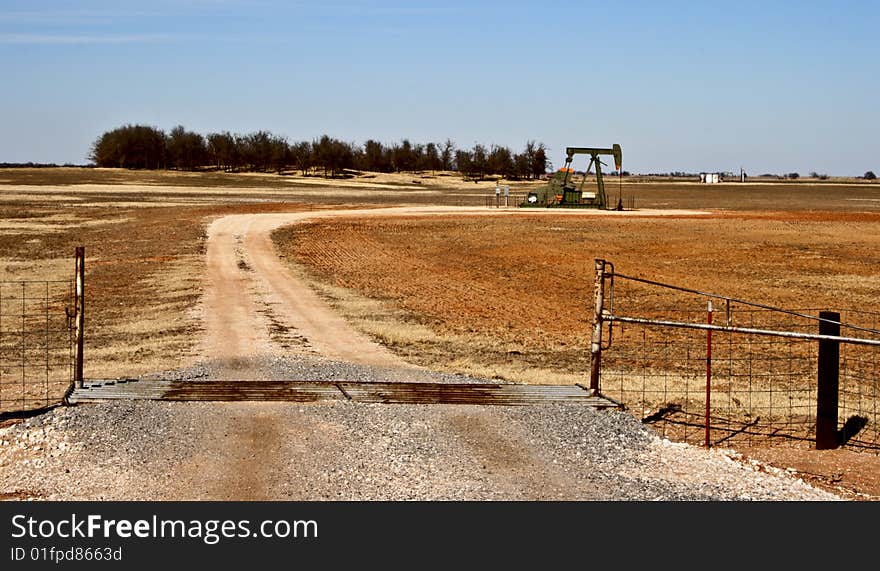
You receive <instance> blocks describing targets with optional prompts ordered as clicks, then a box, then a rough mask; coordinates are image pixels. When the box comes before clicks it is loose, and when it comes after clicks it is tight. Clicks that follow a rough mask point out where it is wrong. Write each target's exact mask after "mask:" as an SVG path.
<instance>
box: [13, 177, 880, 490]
mask: <svg viewBox="0 0 880 571" xmlns="http://www.w3.org/2000/svg"><path fill="white" fill-rule="evenodd" d="M533 184H535V183H527V182H523V183H512V184H511V191H512V192H513V193H515V194H516V193H523V192H525V191H526V190H527V189H528V188H530V187H531V186H532V185H533ZM494 186H495V183H494V182H493V181H488V180H487V181H483V182H480V183H474V182H470V181H462V180H460V179H459V178H457V177H455V176H451V175H448V174H438V175H431V174H427V173H426V174H424V175H367V176H359V177H354V178H350V179H344V180H333V181H327V180H324V179H321V178H317V177H302V176H299V175H284V176H279V175H269V174H267V175H256V174H253V175H252V174H227V173H198V174H194V173H165V172H162V173H145V172H131V171H119V170H104V169H5V170H0V280H18V279H59V278H64V279H66V278H67V277H69V276H70V275H71V274H72V265H73V259H72V258H73V249H74V246H76V245H84V246H85V247H86V252H87V263H86V264H87V265H86V267H87V278H86V279H87V316H88V318H87V331H88V337H87V344H86V355H87V358H86V376H87V377H121V376H129V375H137V374H142V373H147V372H153V371H161V370H167V369H172V368H175V367H180V366H183V365H186V364H190V363H191V362H192V359H193V351H194V347H195V344H196V343H197V341H198V334H199V327H200V324H199V321H198V319H197V317H196V310H197V308H198V305H199V302H200V291H201V282H200V279H201V275H202V271H203V264H204V256H203V247H204V236H205V229H206V227H207V225H208V223H210V221H211V220H213V219H215V218H216V217H218V216H221V215H223V214H229V213H250V212H254V213H256V212H276V211H298V210H306V209H316V208H328V207H331V206H332V207H336V208H339V207H345V208H348V207H356V206H360V207H363V206H374V207H380V206H385V205H397V204H423V205H424V204H443V205H466V206H483V205H484V204H485V197H486V196H487V195H488V194H490V193H491V192H492V190H493V189H494ZM618 192H619V193H620V194H621V195H622V196H623V197H624V199H625V200H628V199H629V198H630V197H632V199H633V200H634V203H635V206H636V208H637V209H640V208H642V209H646V208H660V209H693V210H702V211H707V212H708V213H707V214H703V215H697V216H668V217H638V216H634V217H603V218H577V219H575V218H571V217H566V216H563V215H559V216H554V215H550V216H543V217H540V218H538V217H530V216H526V215H521V214H519V213H516V212H514V213H512V215H510V216H503V217H490V218H485V219H483V218H476V217H474V216H468V217H460V218H459V217H454V216H449V217H442V218H408V219H392V218H376V219H370V220H344V219H340V220H334V221H320V222H314V223H309V224H306V225H301V226H295V227H291V228H286V229H282V230H280V231H279V232H277V233H276V236H275V237H276V244H277V246H278V248H279V251H280V252H281V253H282V255H284V256H285V258H286V259H287V260H288V262H289V263H290V264H291V265H292V266H293V267H294V269H295V271H297V272H298V273H300V275H303V276H306V277H307V278H308V279H309V280H310V281H311V282H312V284H313V286H314V287H315V288H316V289H317V290H318V291H320V292H321V293H322V294H324V295H325V296H326V297H327V298H328V299H330V300H331V301H332V302H333V304H334V306H335V307H337V308H338V309H339V311H340V312H342V313H343V314H344V315H345V316H346V317H348V318H349V319H350V320H351V321H352V322H353V323H354V324H355V325H356V326H357V327H358V328H360V329H361V330H363V331H365V332H367V333H369V334H370V335H371V336H373V337H374V338H376V339H378V340H380V341H382V342H383V343H385V344H386V345H388V346H389V347H390V348H392V349H393V350H394V351H395V352H397V353H398V354H400V355H402V356H404V357H405V358H406V359H408V360H411V361H413V362H416V363H418V364H422V365H425V366H429V367H432V368H436V369H440V370H453V371H459V372H467V373H472V374H479V375H485V376H490V377H491V376H496V377H500V378H505V379H510V380H517V381H525V382H558V383H569V382H572V381H577V382H583V381H584V374H585V371H586V369H587V367H588V352H587V341H588V319H589V317H588V304H589V299H590V295H591V293H590V290H591V287H592V276H591V272H592V262H593V259H594V258H596V257H604V258H607V259H608V260H610V261H613V262H614V264H615V266H616V268H617V270H618V271H620V272H622V273H629V274H634V275H639V276H644V277H648V278H651V279H657V280H660V281H664V282H671V283H675V284H682V285H687V286H689V287H694V288H697V289H704V290H708V291H713V292H718V293H723V294H728V295H733V296H736V297H742V298H746V299H757V300H760V301H763V302H765V303H772V304H775V305H780V306H783V307H815V308H818V307H827V308H829V309H834V308H852V307H862V308H865V309H869V310H876V307H875V304H876V301H877V300H878V299H880V276H878V274H877V270H876V268H877V267H878V262H880V185H878V184H866V183H862V182H856V181H846V182H839V183H838V182H827V183H815V182H803V183H793V182H784V183H773V182H752V183H747V184H744V185H740V184H734V183H731V184H721V185H713V186H706V185H700V184H698V183H689V182H688V183H684V182H674V181H673V182H670V181H654V182H652V181H643V180H639V179H627V180H626V181H625V182H624V183H623V185H622V186H621V187H618V185H617V181H614V182H613V184H609V195H610V198H611V199H612V200H615V201H616V197H617V195H618ZM756 455H757V452H756ZM838 457H842V456H837V457H835V458H838ZM788 461H790V462H794V460H792V459H789V460H788ZM835 461H837V460H835ZM841 461H842V462H844V464H846V462H852V461H851V460H847V459H846V458H844V460H841ZM814 469H815V470H820V467H814ZM820 471H821V470H820ZM853 485H855V484H853ZM866 485H868V484H866ZM874 485H875V486H876V482H874ZM873 493H875V494H880V490H875V491H874V492H873Z"/></svg>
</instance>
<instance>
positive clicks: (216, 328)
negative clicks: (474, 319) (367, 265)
mask: <svg viewBox="0 0 880 571" xmlns="http://www.w3.org/2000/svg"><path fill="white" fill-rule="evenodd" d="M513 212H515V211H495V212H492V211H488V212H487V211H486V209H484V208H468V207H465V208H462V207H395V208H383V209H362V210H323V211H311V212H289V213H265V214H235V215H229V216H224V217H222V218H218V219H216V220H214V221H213V222H212V223H211V224H210V225H209V227H208V231H207V235H208V240H207V252H206V274H205V276H204V294H203V299H202V303H201V305H200V310H201V316H202V320H203V323H204V337H203V340H202V344H201V351H200V354H201V356H202V358H203V359H204V360H206V361H211V362H213V364H214V365H215V367H216V368H218V369H219V371H220V373H221V375H223V376H225V377H226V378H228V379H230V380H248V379H255V378H260V377H261V371H260V369H259V366H258V365H256V363H258V362H259V358H260V357H266V356H283V355H285V354H289V353H290V352H300V353H309V352H310V353H315V352H316V353H318V354H319V355H321V356H323V357H326V358H329V359H334V360H339V361H346V362H351V363H356V364H363V365H374V366H382V367H395V368H415V367H414V366H413V365H409V364H407V363H405V362H404V361H402V360H401V359H400V358H399V357H397V356H396V355H394V354H393V353H391V352H390V351H389V350H388V349H386V348H384V347H383V346H381V345H379V344H378V343H375V342H374V341H372V340H371V339H369V338H368V337H367V336H365V335H364V334H362V333H360V332H358V331H356V330H355V329H354V328H353V327H352V326H351V325H349V324H348V322H346V321H345V319H344V318H342V317H341V316H339V315H337V314H336V313H335V311H334V310H333V309H332V308H331V307H330V306H329V305H328V304H327V303H326V302H324V301H323V300H322V299H321V298H320V297H319V296H318V295H317V294H316V293H315V292H314V291H313V290H312V289H311V288H309V287H308V286H307V285H306V284H305V283H303V282H302V281H300V280H299V279H298V278H297V277H296V276H295V275H294V274H293V273H292V272H291V271H290V269H288V268H287V266H286V265H285V264H284V262H283V261H282V260H281V258H280V257H279V256H278V253H277V251H276V249H275V246H274V243H273V241H272V233H273V231H275V230H276V229H278V228H280V227H282V226H286V225H290V224H296V223H302V222H305V221H312V220H321V219H333V218H353V217H354V218H358V217H360V218H367V217H369V218H372V217H388V216H400V217H421V216H443V215H457V216H487V215H490V216H496V215H509V214H512V213H513ZM532 214H538V213H532ZM554 214H559V213H554ZM577 214H583V215H593V216H595V215H603V214H605V213H599V212H583V213H577ZM378 246H379V245H378V244H376V245H375V246H374V248H372V251H375V252H376V253H377V254H379V255H382V253H381V249H380V248H379V247H378ZM328 250H329V251H330V255H331V256H339V257H342V258H343V259H344V258H345V257H346V256H348V255H349V253H347V252H344V251H340V250H339V248H335V247H331V248H328ZM386 255H387V254H386ZM419 269H420V264H419V262H414V263H412V266H411V268H410V270H411V271H419ZM437 286H438V287H449V284H443V285H442V286H441V285H440V284H437ZM455 287H458V286H455ZM273 328H274V329H275V331H274V335H273ZM279 329H280V330H283V331H293V332H294V338H297V339H301V340H302V339H304V340H305V344H304V343H302V342H301V343H299V346H290V347H288V346H285V344H284V343H283V342H282V341H281V340H279V338H278V337H279V336H278V333H277V330H279ZM254 404H257V403H235V404H231V405H228V406H227V407H226V408H225V409H224V410H225V413H224V414H218V415H214V416H215V417H219V418H218V426H216V427H214V429H213V430H211V431H209V433H206V434H204V435H203V436H202V437H203V439H204V440H205V442H204V446H202V447H200V450H202V451H203V452H202V453H200V454H198V455H197V456H196V457H194V458H192V459H191V461H192V463H193V466H194V467H197V469H198V471H200V472H201V473H204V474H207V475H210V478H209V485H208V486H207V488H208V489H207V490H205V492H206V494H207V495H208V496H209V497H211V498H224V499H228V498H232V497H235V498H245V499H269V498H272V497H276V496H277V492H278V490H273V487H274V486H276V485H277V483H273V482H275V481H276V480H277V478H273V474H278V473H282V472H283V471H284V470H285V467H287V466H289V465H290V462H291V461H292V459H293V457H294V456H296V457H300V456H302V455H306V456H307V455H308V453H309V451H308V450H299V452H296V451H291V450H288V449H289V448H290V446H289V443H288V442H285V441H284V439H283V438H282V437H281V436H280V433H279V430H280V427H283V426H285V425H286V424H287V423H288V422H289V420H290V419H289V416H288V414H287V413H286V412H285V408H284V407H278V406H274V407H272V406H263V407H259V408H257V409H255V408H254V407H253V406H250V405H254ZM442 415H444V416H445V413H442ZM473 423H476V424H474V426H471V424H473ZM445 430H446V431H450V432H451V434H456V433H462V432H465V433H471V434H475V433H479V438H476V437H475V440H474V441H473V442H474V447H475V448H474V453H476V454H477V455H480V456H482V455H485V454H487V453H488V452H487V451H489V450H491V449H494V448H496V447H498V446H501V445H502V444H503V446H502V448H504V450H506V451H507V452H506V453H504V454H502V456H504V457H509V461H507V460H504V461H502V460H503V459H502V458H501V456H498V455H497V454H496V455H495V456H492V455H490V456H491V457H492V459H490V460H491V461H490V463H493V464H497V467H498V469H499V472H500V474H499V475H498V476H497V477H496V476H493V480H494V479H496V478H497V483H498V485H499V486H501V487H502V488H504V489H507V490H514V489H523V487H525V488H527V489H529V490H531V489H535V490H540V488H541V482H539V481H537V480H536V481H531V480H530V479H529V478H525V479H523V477H522V472H521V471H520V470H519V469H517V466H520V465H522V467H523V468H524V469H525V470H526V471H527V472H533V471H535V470H536V469H537V468H538V463H536V461H535V460H534V459H533V458H531V456H530V455H525V456H524V455H522V454H513V452H512V451H514V450H515V449H516V445H515V442H513V441H511V440H510V439H507V438H505V437H504V436H503V435H504V433H505V429H504V427H503V426H497V424H496V423H491V422H490V423H486V422H483V421H482V420H479V419H477V420H468V421H467V422H465V423H464V425H463V424H462V422H461V419H459V420H458V421H455V420H453V421H451V422H450V423H447V424H446V425H445ZM218 432H220V433H222V434H224V435H226V440H222V441H218V440H217V439H215V438H212V435H213V434H217V433H218ZM438 438H445V436H444V435H442V434H440V435H438ZM326 444H327V443H326V442H325V445H326ZM548 469H549V468H548ZM550 472H553V470H550ZM517 475H518V476H517ZM545 476H546V474H545ZM551 480H552V481H553V483H554V486H555V487H557V488H561V487H563V485H564V482H563V478H562V476H561V475H559V474H555V473H554V474H552V477H551ZM536 493H538V492H536Z"/></svg>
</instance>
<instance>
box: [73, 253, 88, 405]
mask: <svg viewBox="0 0 880 571" xmlns="http://www.w3.org/2000/svg"><path fill="white" fill-rule="evenodd" d="M85 266H86V249H85V247H84V246H77V247H76V276H75V277H74V279H75V282H76V285H75V292H74V295H75V301H74V304H75V306H74V307H75V309H74V320H75V323H76V324H75V327H76V360H75V369H74V383H76V386H77V387H79V388H82V386H83V338H84V336H85V331H84V325H85V298H86V296H85V285H86V267H85Z"/></svg>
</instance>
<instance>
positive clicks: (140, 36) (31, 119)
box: [0, 0, 880, 175]
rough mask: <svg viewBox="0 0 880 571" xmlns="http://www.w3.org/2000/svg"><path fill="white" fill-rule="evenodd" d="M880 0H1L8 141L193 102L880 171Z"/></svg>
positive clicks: (356, 122) (472, 133) (243, 127)
mask: <svg viewBox="0 0 880 571" xmlns="http://www.w3.org/2000/svg"><path fill="white" fill-rule="evenodd" d="M878 24H880V2H875V1H864V2H861V1H855V0H853V1H848V2H846V1H844V2H821V3H820V2H813V1H809V0H803V1H781V0H780V1H774V0H765V1H763V2H752V1H742V2H722V1H712V0H706V1H701V2H700V1H691V2H685V1H669V2H660V1H656V2H650V1H644V2H641V1H611V0H609V1H606V2H587V1H583V2H558V1H554V0H545V1H542V2H525V1H508V2H494V1H486V2H464V1H459V0H444V1H442V2H416V1H411V2H397V1H389V2H380V1H374V2H367V1H358V0H350V1H339V2H334V1H330V2H280V1H255V2H240V1H235V0H191V1H171V0H153V1H151V2H125V1H120V0H117V1H104V0H84V1H79V2H73V1H67V2H64V1H50V2H45V1H28V2H24V1H17V0H0V69H2V70H3V74H2V77H3V86H2V89H0V133H2V136H0V162H3V161H6V162H20V161H36V162H57V163H64V162H72V163H84V162H86V155H87V153H88V150H89V146H90V144H91V143H92V141H94V140H95V138H96V137H97V136H98V135H99V134H100V133H102V132H103V131H106V130H108V129H111V128H114V127H117V126H119V125H122V124H126V123H142V124H149V125H154V126H157V127H161V128H163V129H171V128H172V127H174V126H175V125H178V124H182V125H184V126H186V127H187V128H189V129H192V130H196V131H199V132H201V133H208V132H211V131H220V130H229V131H233V132H250V131H255V130H258V129H267V130H270V131H272V132H274V133H277V134H280V135H284V136H286V137H288V139H289V140H291V141H294V140H304V139H305V140H310V139H312V138H315V137H317V136H319V135H321V134H323V133H327V134H329V135H331V136H334V137H337V138H340V139H345V140H348V141H352V142H357V143H362V142H363V141H365V140H366V139H367V138H377V139H379V140H382V141H386V142H391V141H397V140H400V139H402V138H404V137H407V138H409V139H411V140H414V141H418V142H427V141H442V140H445V139H446V138H447V137H448V138H451V139H452V140H453V141H455V142H456V143H457V144H458V145H459V146H461V147H470V146H472V145H473V144H474V143H475V142H480V143H484V144H489V145H491V144H500V145H507V146H510V147H512V148H514V149H516V150H518V149H520V148H521V147H522V146H523V145H524V144H525V142H526V141H527V140H537V141H541V142H543V143H544V144H545V145H547V147H548V149H549V150H550V158H551V160H552V161H553V163H554V165H555V166H560V165H561V163H562V160H563V157H564V149H565V147H566V146H609V145H611V144H612V143H620V144H621V146H622V147H623V151H624V168H625V169H627V170H631V171H633V172H658V171H662V172H666V171H675V170H682V171H691V172H697V171H701V170H721V171H725V170H730V171H737V172H738V170H739V168H740V166H742V167H744V168H745V169H746V172H749V173H752V174H761V173H764V172H774V173H783V172H792V171H798V172H801V173H808V172H810V171H817V172H824V173H829V174H832V175H861V174H863V173H864V172H865V171H866V170H874V171H880V152H878V151H880V144H878V133H880V113H878V100H880V98H878V93H880V74H878V67H880V65H878V62H877V60H878V56H880V39H878V38H880V34H878V33H877V30H878Z"/></svg>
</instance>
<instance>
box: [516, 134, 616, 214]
mask: <svg viewBox="0 0 880 571" xmlns="http://www.w3.org/2000/svg"><path fill="white" fill-rule="evenodd" d="M575 155H590V164H589V165H588V166H587V170H586V171H584V176H583V179H582V180H581V183H580V185H579V186H575V184H574V181H572V177H571V175H572V169H571V163H572V161H573V160H574V157H575ZM601 155H611V156H613V157H614V168H615V169H617V174H618V176H619V175H620V169H621V167H622V166H623V152H622V151H621V150H620V145H618V144H616V143H615V144H614V145H612V146H611V148H610V149H603V148H598V147H567V148H566V149H565V166H564V167H563V168H561V169H559V171H557V172H556V174H555V175H553V178H552V179H550V183H549V184H548V185H547V187H546V188H543V189H540V190H538V191H535V192H530V193H529V194H528V197H527V198H526V201H525V202H524V203H523V204H521V205H520V206H539V207H562V208H605V206H606V204H607V199H606V195H605V182H604V181H603V180H602V166H603V165H605V166H607V165H606V164H605V163H603V162H602V160H601V159H599V157H600V156H601ZM593 165H595V166H596V191H595V192H589V191H587V192H584V183H586V181H587V176H588V175H589V174H590V171H591V170H592V168H593Z"/></svg>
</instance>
